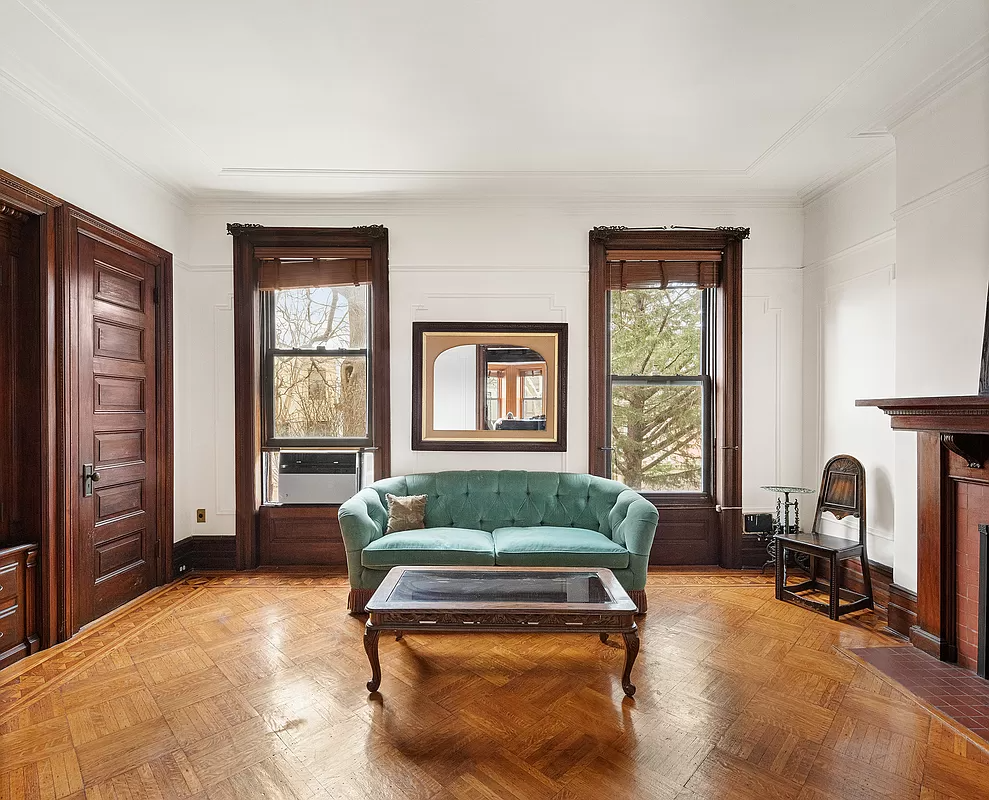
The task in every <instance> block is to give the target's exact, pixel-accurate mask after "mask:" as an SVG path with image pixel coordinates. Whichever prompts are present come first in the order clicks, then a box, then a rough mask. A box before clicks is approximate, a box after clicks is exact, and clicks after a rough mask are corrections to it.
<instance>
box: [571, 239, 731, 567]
mask: <svg viewBox="0 0 989 800" xmlns="http://www.w3.org/2000/svg"><path fill="white" fill-rule="evenodd" d="M748 235H749V230H748V228H716V229H706V228H705V229H694V228H655V229H638V230H630V229H628V228H625V227H623V226H610V227H609V226H604V227H598V228H594V229H593V230H592V231H590V234H589V236H588V239H589V252H588V261H589V266H590V279H589V291H590V297H589V299H588V309H589V318H588V349H589V365H588V372H589V395H590V404H589V409H588V471H589V472H590V473H591V474H592V475H605V474H607V466H608V450H607V449H606V443H607V441H608V436H607V433H608V432H607V430H606V427H607V409H606V408H605V403H604V397H605V387H606V382H607V379H608V376H607V365H608V335H607V331H608V308H607V285H608V284H607V252H608V251H609V250H619V249H620V250H624V251H634V250H693V251H697V250H701V251H718V252H719V253H721V254H722V276H721V284H720V286H719V287H718V288H717V289H716V290H715V291H716V293H717V294H716V303H715V317H716V319H715V324H714V329H715V330H716V331H718V332H720V335H719V338H718V341H717V342H715V343H714V344H715V347H714V358H715V363H716V371H717V376H718V378H717V386H718V388H719V389H720V391H716V393H715V406H716V409H715V420H714V439H715V443H714V456H715V471H714V486H713V497H712V498H711V502H710V503H709V504H708V505H709V507H711V508H713V507H714V506H715V505H720V506H722V507H723V508H725V509H729V510H726V511H722V512H720V513H719V514H718V515H717V516H718V518H719V520H720V534H719V550H720V555H719V557H718V561H719V563H720V564H721V566H723V567H728V568H732V569H736V568H738V567H740V566H741V565H742V532H743V531H742V514H741V511H740V510H738V509H739V507H740V506H741V504H742V503H741V493H742V442H741V438H742V340H741V330H742V240H743V239H746V238H748ZM654 502H656V505H657V506H658V507H659V508H660V513H661V514H662V507H663V500H662V499H659V498H657V499H655V500H654ZM670 502H675V503H678V504H680V503H682V500H680V499H679V498H671V499H670Z"/></svg>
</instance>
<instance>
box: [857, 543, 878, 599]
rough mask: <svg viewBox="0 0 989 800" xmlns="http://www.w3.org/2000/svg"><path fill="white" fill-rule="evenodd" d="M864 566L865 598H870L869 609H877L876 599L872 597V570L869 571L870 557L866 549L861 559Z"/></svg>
mask: <svg viewBox="0 0 989 800" xmlns="http://www.w3.org/2000/svg"><path fill="white" fill-rule="evenodd" d="M859 562H860V563H861V564H862V583H863V584H865V596H866V597H868V598H869V608H872V609H875V607H876V604H875V599H874V598H873V596H872V570H871V569H869V556H868V555H866V552H865V549H863V550H862V557H861V558H860V559H859Z"/></svg>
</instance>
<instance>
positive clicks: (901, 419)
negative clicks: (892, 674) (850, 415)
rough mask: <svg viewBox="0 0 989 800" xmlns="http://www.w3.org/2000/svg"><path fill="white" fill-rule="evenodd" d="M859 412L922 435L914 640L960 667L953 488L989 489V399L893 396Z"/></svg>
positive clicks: (919, 441) (867, 403)
mask: <svg viewBox="0 0 989 800" xmlns="http://www.w3.org/2000/svg"><path fill="white" fill-rule="evenodd" d="M855 405H856V406H866V407H876V408H880V409H882V410H883V411H884V412H885V413H886V414H887V415H888V416H889V418H890V425H891V427H893V428H894V429H895V430H906V431H915V432H916V433H917V624H916V625H915V626H914V627H913V628H911V630H910V641H911V642H912V643H913V644H914V646H916V647H918V648H920V649H921V650H923V651H925V652H927V653H929V654H931V655H933V656H936V657H938V658H940V659H941V660H942V661H955V660H957V657H958V639H957V636H958V632H957V622H958V608H957V603H958V598H957V583H956V575H955V569H956V565H955V557H956V548H957V542H956V531H955V514H956V509H955V507H954V506H955V500H954V497H955V486H956V484H957V482H959V481H966V482H971V483H979V484H983V485H986V484H989V469H987V468H986V465H987V461H989V396H987V395H959V396H945V397H891V398H885V399H876V400H857V401H856V402H855ZM983 646H984V645H983Z"/></svg>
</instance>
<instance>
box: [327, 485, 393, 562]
mask: <svg viewBox="0 0 989 800" xmlns="http://www.w3.org/2000/svg"><path fill="white" fill-rule="evenodd" d="M337 519H338V520H339V522H340V533H341V535H342V536H343V543H344V546H345V547H346V548H347V552H349V553H351V552H360V551H361V550H363V549H364V548H365V547H367V546H368V545H369V544H371V542H373V541H374V540H375V539H378V538H380V537H381V536H382V535H383V534H384V530H385V524H386V523H387V521H388V512H387V511H386V510H385V507H384V505H382V503H381V498H380V497H378V493H377V492H376V491H374V489H361V491H359V492H358V493H357V494H355V495H354V496H353V497H351V498H350V499H349V500H348V501H347V502H345V503H344V504H343V505H341V506H340V510H339V511H338V512H337Z"/></svg>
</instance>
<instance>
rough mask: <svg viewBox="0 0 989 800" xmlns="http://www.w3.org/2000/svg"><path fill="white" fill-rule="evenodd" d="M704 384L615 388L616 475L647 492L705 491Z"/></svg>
mask: <svg viewBox="0 0 989 800" xmlns="http://www.w3.org/2000/svg"><path fill="white" fill-rule="evenodd" d="M702 395H703V390H702V388H701V386H700V385H697V386H655V385H653V386H614V387H613V388H612V406H611V415H612V447H613V448H614V449H613V450H612V467H611V473H612V477H613V478H614V479H615V480H617V481H621V482H622V483H624V484H626V485H627V486H630V487H631V488H633V489H638V490H640V491H646V492H700V491H703V479H702V473H701V454H702V451H703V437H702V433H701V419H702V416H703V414H702V410H701V409H702Z"/></svg>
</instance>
